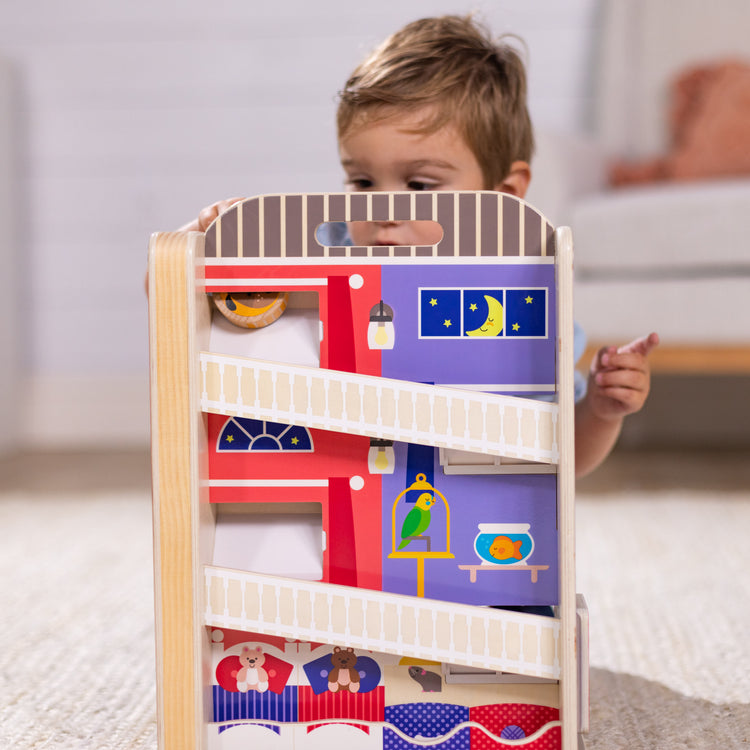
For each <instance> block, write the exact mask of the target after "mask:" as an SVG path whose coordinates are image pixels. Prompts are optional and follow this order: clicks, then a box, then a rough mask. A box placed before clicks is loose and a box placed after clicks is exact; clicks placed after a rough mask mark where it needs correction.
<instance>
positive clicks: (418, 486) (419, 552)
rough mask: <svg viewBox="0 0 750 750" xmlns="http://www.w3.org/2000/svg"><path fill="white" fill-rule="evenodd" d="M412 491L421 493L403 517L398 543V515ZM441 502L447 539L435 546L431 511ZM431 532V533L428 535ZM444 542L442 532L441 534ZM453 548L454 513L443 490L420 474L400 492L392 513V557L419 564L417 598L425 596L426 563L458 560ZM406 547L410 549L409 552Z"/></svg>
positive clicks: (390, 555)
mask: <svg viewBox="0 0 750 750" xmlns="http://www.w3.org/2000/svg"><path fill="white" fill-rule="evenodd" d="M410 492H418V493H419V496H418V497H417V500H416V502H415V503H414V507H413V508H411V510H410V511H409V512H408V513H407V514H406V516H404V519H403V521H402V522H401V530H400V539H399V540H398V542H397V539H396V537H397V533H396V515H397V510H398V507H399V503H400V502H401V500H402V499H403V498H405V497H406V496H407V495H408V494H409V493H410ZM438 498H439V499H440V500H441V501H442V503H443V507H444V510H445V527H444V532H445V539H444V545H433V541H434V540H435V538H436V533H435V531H436V530H435V529H434V527H433V525H432V508H433V506H434V505H435V504H436V503H437V502H438ZM430 530H432V533H429V534H428V533H425V532H427V531H430ZM440 538H441V539H442V533H441V534H440ZM450 545H451V510H450V506H449V505H448V501H447V500H446V498H445V495H443V493H442V492H440V490H438V489H437V488H436V487H433V485H432V484H430V483H429V482H428V481H427V476H426V475H425V474H417V476H416V479H415V480H414V482H412V483H411V484H410V485H409V486H408V487H407V488H406V489H404V490H402V491H401V492H399V494H398V495H397V496H396V499H395V500H394V501H393V508H392V510H391V552H390V554H389V555H388V557H389V558H392V559H393V558H395V559H411V560H416V561H417V596H419V597H424V578H425V573H424V568H425V560H427V559H431V560H437V559H443V560H445V559H450V558H453V557H455V555H453V554H452V553H451V550H450ZM433 546H435V547H438V546H444V548H443V549H437V548H436V549H433ZM407 547H408V548H409V549H407Z"/></svg>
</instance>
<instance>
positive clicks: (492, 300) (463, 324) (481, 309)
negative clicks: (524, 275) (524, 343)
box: [419, 288, 548, 339]
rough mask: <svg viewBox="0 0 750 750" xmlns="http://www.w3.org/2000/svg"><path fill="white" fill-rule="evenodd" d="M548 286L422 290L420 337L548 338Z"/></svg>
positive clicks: (420, 296) (420, 294)
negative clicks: (546, 287)
mask: <svg viewBox="0 0 750 750" xmlns="http://www.w3.org/2000/svg"><path fill="white" fill-rule="evenodd" d="M547 302H548V292H547V289H545V288H534V289H521V288H500V289H498V288H494V289H478V288H471V289H455V288H451V289H448V288H439V289H425V288H422V289H420V290H419V337H420V338H442V339H455V338H464V337H467V338H492V339H508V338H546V337H547V318H548V310H547V308H548V304H547Z"/></svg>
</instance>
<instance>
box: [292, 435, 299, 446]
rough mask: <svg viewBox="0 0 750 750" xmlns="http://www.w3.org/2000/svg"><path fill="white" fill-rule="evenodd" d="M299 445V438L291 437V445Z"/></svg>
mask: <svg viewBox="0 0 750 750" xmlns="http://www.w3.org/2000/svg"><path fill="white" fill-rule="evenodd" d="M297 443H299V438H296V437H293V438H292V445H297Z"/></svg>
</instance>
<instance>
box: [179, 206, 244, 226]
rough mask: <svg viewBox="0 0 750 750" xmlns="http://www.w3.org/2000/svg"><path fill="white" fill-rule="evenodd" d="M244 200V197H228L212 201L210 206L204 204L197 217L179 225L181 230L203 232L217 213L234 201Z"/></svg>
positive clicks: (222, 211) (223, 210) (221, 212)
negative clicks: (216, 201) (215, 201)
mask: <svg viewBox="0 0 750 750" xmlns="http://www.w3.org/2000/svg"><path fill="white" fill-rule="evenodd" d="M241 200H244V198H228V199H227V200H223V201H219V202H218V203H214V204H213V205H212V206H206V207H205V208H204V209H202V210H201V212H200V213H199V214H198V218H197V219H193V221H191V222H190V223H189V224H185V226H182V227H180V229H179V231H181V232H205V231H206V230H207V229H208V227H209V226H210V225H211V223H212V222H213V221H214V219H216V217H217V216H219V214H223V213H224V212H225V211H227V210H228V209H229V208H231V207H232V206H233V205H234V204H235V203H237V202H239V201H241Z"/></svg>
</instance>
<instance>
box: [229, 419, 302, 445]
mask: <svg viewBox="0 0 750 750" xmlns="http://www.w3.org/2000/svg"><path fill="white" fill-rule="evenodd" d="M217 449H218V450H220V451H231V452H234V453H240V452H243V451H257V452H266V453H270V452H274V451H306V452H310V451H312V449H313V443H312V437H311V436H310V433H309V432H308V430H307V429H306V428H305V427H300V426H298V425H288V424H280V423H278V422H264V421H262V420H260V419H248V418H247V417H232V418H230V419H228V420H227V422H226V424H225V425H224V427H223V428H222V430H221V434H220V435H219V444H218V446H217Z"/></svg>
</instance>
